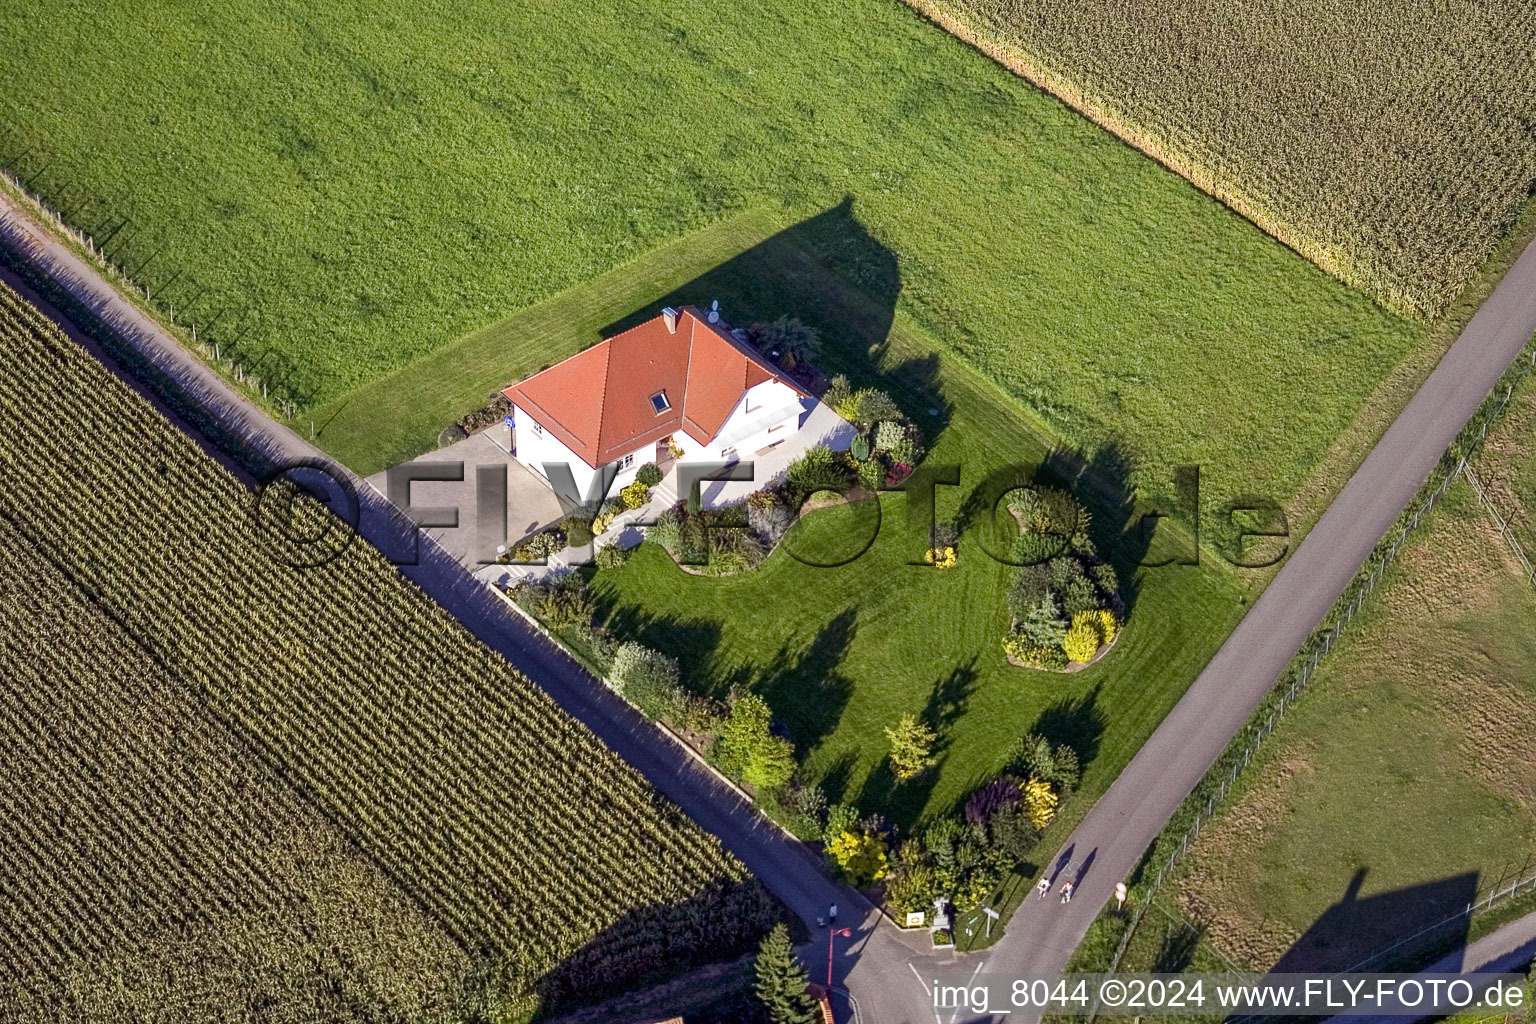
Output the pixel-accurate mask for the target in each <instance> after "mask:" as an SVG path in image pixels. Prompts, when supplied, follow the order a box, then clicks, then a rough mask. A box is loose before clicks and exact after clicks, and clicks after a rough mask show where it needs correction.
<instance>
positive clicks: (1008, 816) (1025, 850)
mask: <svg viewBox="0 0 1536 1024" xmlns="http://www.w3.org/2000/svg"><path fill="white" fill-rule="evenodd" d="M987 837H988V838H989V839H990V840H991V843H992V848H993V849H994V850H996V851H997V852H998V853H999V854H1000V855H1001V856H1002V857H1003V858H1005V860H1006V861H1007V863H1008V865H1009V866H1010V867H1011V866H1012V865H1014V864H1017V863H1019V861H1021V860H1023V859H1024V858H1025V857H1028V856H1029V854H1030V851H1031V850H1033V849H1034V848H1035V844H1036V843H1037V842H1039V841H1040V831H1039V829H1037V828H1035V826H1033V825H1031V824H1030V823H1029V815H1028V814H1027V813H1025V811H1024V809H1023V808H1022V807H1021V806H1019V805H1018V804H1014V805H1010V806H1007V807H1002V808H999V809H998V811H997V813H995V814H993V815H992V818H991V820H989V821H988V822H987Z"/></svg>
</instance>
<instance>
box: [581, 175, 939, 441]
mask: <svg viewBox="0 0 1536 1024" xmlns="http://www.w3.org/2000/svg"><path fill="white" fill-rule="evenodd" d="M900 294H901V271H900V268H899V266H898V265H897V261H896V255H895V253H893V252H891V250H890V249H888V248H886V247H885V245H883V244H882V243H881V242H880V241H878V240H877V239H876V238H875V237H874V236H873V235H871V234H870V233H869V231H868V230H867V229H865V227H864V225H862V224H860V223H859V220H858V218H857V216H855V214H854V209H853V199H852V198H851V197H848V198H845V199H843V201H842V202H841V203H839V204H838V205H836V206H834V207H831V208H830V209H827V210H824V211H823V212H821V213H818V214H816V215H815V216H814V217H810V218H807V219H806V220H803V221H800V222H799V223H797V224H795V225H793V226H791V227H788V228H785V229H784V230H783V231H780V232H778V233H777V234H775V235H772V236H771V237H769V238H766V239H764V240H763V241H761V242H759V243H758V244H757V245H754V246H752V247H751V248H750V249H747V250H746V251H745V252H742V253H740V254H738V255H736V256H734V257H732V258H731V259H729V260H727V261H725V262H724V263H721V264H720V265H719V266H716V267H714V268H712V269H710V270H708V271H706V272H705V273H703V274H700V275H699V276H698V277H696V278H694V279H693V280H691V281H689V282H688V283H687V284H684V285H682V286H680V287H678V288H674V289H673V290H672V291H670V292H668V293H667V294H666V295H664V296H662V297H660V298H659V299H657V300H656V301H654V302H652V303H650V304H648V305H646V306H644V307H643V308H640V309H636V310H633V311H631V312H630V313H629V314H628V315H626V316H624V317H623V318H621V319H619V320H616V321H614V322H613V323H611V324H609V325H608V326H607V327H605V328H603V330H602V334H603V336H604V337H612V336H613V335H615V334H618V333H620V332H622V331H626V330H628V329H630V328H631V327H634V326H636V325H638V324H641V323H643V322H645V321H646V320H649V319H651V318H652V317H654V316H655V315H656V313H657V311H658V310H659V309H660V308H661V307H662V306H673V307H677V306H684V305H693V306H698V307H699V308H701V309H708V308H709V306H710V303H712V302H716V301H718V302H719V303H720V311H721V313H722V314H723V315H724V317H725V319H726V321H727V322H728V323H730V325H731V326H732V327H749V326H751V325H752V324H754V323H771V322H772V321H774V320H777V319H778V318H779V317H791V318H794V319H798V320H800V321H801V322H802V323H804V324H806V325H807V326H809V327H811V328H813V329H814V330H815V331H816V333H817V335H818V336H819V337H820V339H821V355H820V356H819V357H818V358H817V359H816V360H815V361H814V365H815V368H816V369H817V370H819V371H821V372H822V373H823V374H825V375H826V376H828V377H831V376H832V375H834V374H838V373H846V374H847V375H848V376H849V378H850V380H851V382H852V383H853V385H854V386H855V387H862V386H874V387H879V388H884V389H885V390H886V391H888V392H890V394H891V397H892V398H894V399H895V400H896V403H897V404H898V405H900V406H901V407H902V410H903V411H904V412H906V414H907V415H908V416H910V417H912V419H913V420H915V421H916V422H918V423H919V424H920V425H921V426H922V428H923V431H924V433H925V434H926V435H927V436H928V438H929V439H930V441H931V440H932V439H933V438H934V437H935V436H937V434H938V433H939V432H940V431H941V430H943V429H944V427H945V426H946V425H947V424H948V422H949V407H948V405H947V403H946V402H945V401H944V398H943V395H942V393H941V389H940V387H939V384H938V370H939V357H938V355H937V354H934V353H927V354H923V355H918V356H909V357H906V358H904V359H902V360H901V361H898V362H894V363H892V361H891V359H890V358H888V356H889V344H890V334H891V326H892V324H893V323H894V322H895V316H896V300H897V297H898V296H899V295H900ZM929 410H937V414H936V415H931V414H930V412H929Z"/></svg>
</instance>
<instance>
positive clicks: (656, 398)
mask: <svg viewBox="0 0 1536 1024" xmlns="http://www.w3.org/2000/svg"><path fill="white" fill-rule="evenodd" d="M651 408H652V409H654V410H656V415H657V416H660V415H661V414H662V413H664V412H666V411H667V410H668V409H670V408H672V403H671V402H669V401H667V393H666V392H665V391H658V392H656V393H655V394H654V395H652V396H651Z"/></svg>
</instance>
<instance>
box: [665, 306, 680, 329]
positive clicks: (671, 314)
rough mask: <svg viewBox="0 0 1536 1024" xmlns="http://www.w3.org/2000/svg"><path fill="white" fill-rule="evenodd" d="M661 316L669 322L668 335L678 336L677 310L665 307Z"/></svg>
mask: <svg viewBox="0 0 1536 1024" xmlns="http://www.w3.org/2000/svg"><path fill="white" fill-rule="evenodd" d="M661 315H662V317H663V319H665V320H666V321H667V333H668V334H676V333H677V310H675V309H673V308H672V307H671V306H665V307H663V308H662V311H661Z"/></svg>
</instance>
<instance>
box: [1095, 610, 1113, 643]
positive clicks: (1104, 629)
mask: <svg viewBox="0 0 1536 1024" xmlns="http://www.w3.org/2000/svg"><path fill="white" fill-rule="evenodd" d="M1093 614H1094V619H1095V621H1096V623H1097V624H1098V627H1099V636H1100V637H1101V638H1102V639H1103V641H1104V642H1105V643H1109V642H1110V641H1111V640H1113V639H1114V638H1115V634H1116V633H1118V632H1119V631H1120V623H1119V622H1117V621H1115V613H1114V612H1112V611H1110V610H1109V609H1108V608H1100V609H1098V610H1097V611H1095V612H1094V613H1093Z"/></svg>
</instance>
